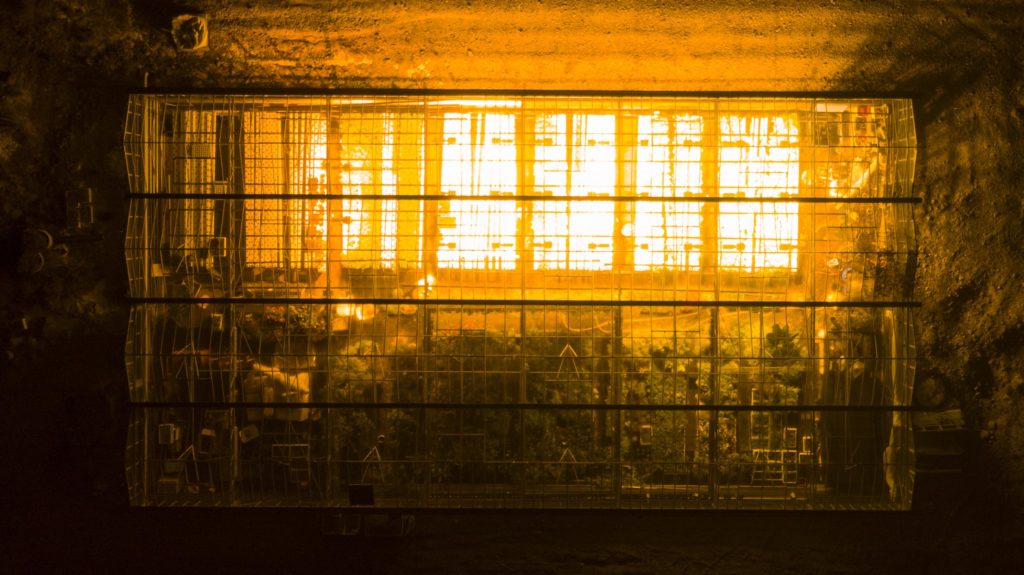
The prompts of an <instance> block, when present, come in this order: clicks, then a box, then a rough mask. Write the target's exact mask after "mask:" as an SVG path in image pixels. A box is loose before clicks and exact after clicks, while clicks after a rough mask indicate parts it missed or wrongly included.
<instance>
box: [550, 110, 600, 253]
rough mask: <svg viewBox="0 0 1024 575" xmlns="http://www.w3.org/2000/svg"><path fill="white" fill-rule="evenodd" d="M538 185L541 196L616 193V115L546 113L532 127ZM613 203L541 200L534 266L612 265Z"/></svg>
mask: <svg viewBox="0 0 1024 575" xmlns="http://www.w3.org/2000/svg"><path fill="white" fill-rule="evenodd" d="M534 133H535V139H536V147H535V150H534V159H535V162H536V163H535V168H534V178H535V188H536V190H537V192H538V193H539V194H541V195H546V196H552V197H559V196H563V197H564V196H569V197H576V198H580V197H586V198H601V197H608V198H610V197H613V196H614V194H615V186H616V171H617V170H616V164H615V156H616V148H615V116H614V115H609V114H574V115H569V114H543V115H540V116H538V117H537V120H536V123H535V125H534ZM614 224H615V204H614V202H611V201H607V202H605V201H599V200H588V201H582V202H564V201H562V202H559V201H544V202H537V203H536V205H535V206H534V213H533V221H532V226H533V232H534V267H535V268H536V269H569V270H601V269H611V266H612V253H613V243H612V242H613V231H614V230H613V227H614Z"/></svg>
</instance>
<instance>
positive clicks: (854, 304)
mask: <svg viewBox="0 0 1024 575" xmlns="http://www.w3.org/2000/svg"><path fill="white" fill-rule="evenodd" d="M128 301H129V303H135V304H147V303H153V304H270V305H287V304H316V305H319V304H375V305H417V306H423V307H429V306H510V307H524V306H529V307H553V306H557V307H715V308H723V307H724V308H733V307H741V308H757V307H768V308H780V307H793V308H814V307H823V308H825V307H831V308H836V307H838V308H872V309H876V308H919V307H921V302H919V301H841V302H840V301H833V302H822V301H768V300H757V301H701V300H573V299H546V300H545V299H493V298H490V299H455V298H444V299H441V298H438V299H402V298H288V297H268V298H258V297H234V298H231V297H210V298H206V297H204V298H188V297H129V298H128Z"/></svg>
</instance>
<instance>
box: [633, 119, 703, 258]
mask: <svg viewBox="0 0 1024 575" xmlns="http://www.w3.org/2000/svg"><path fill="white" fill-rule="evenodd" d="M703 124H704V122H703V119H702V118H700V117H699V116H690V115H685V116H678V115H673V116H661V115H657V114H656V115H644V116H640V117H639V118H638V119H637V164H636V194H637V196H639V197H641V198H679V197H685V196H699V195H701V194H702V193H703V190H702V188H701V186H702V185H703V176H702V172H701V163H700V162H701V146H700V143H701V142H700V141H701V134H702V132H703ZM701 206H702V204H701V203H700V202H662V201H650V202H645V201H638V202H637V203H636V213H635V216H634V220H633V222H634V223H633V228H634V238H633V239H634V246H635V247H634V252H633V261H634V266H635V269H637V270H650V269H690V270H695V269H698V268H699V266H700V249H701V245H702V242H701V239H700V212H701Z"/></svg>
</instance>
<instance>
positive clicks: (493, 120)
mask: <svg viewBox="0 0 1024 575" xmlns="http://www.w3.org/2000/svg"><path fill="white" fill-rule="evenodd" d="M126 126H127V127H126V131H125V133H126V144H125V150H126V152H125V153H126V160H127V162H128V165H129V175H130V179H131V181H132V182H133V185H132V191H133V196H132V206H131V210H130V214H131V215H130V219H129V226H128V230H129V231H128V237H127V239H126V258H127V261H128V265H129V275H130V285H131V289H132V295H133V297H134V298H136V299H135V301H136V309H135V312H134V313H133V316H132V317H133V320H132V323H131V326H130V329H131V334H130V336H129V342H130V345H129V349H128V354H127V355H128V361H129V367H130V371H132V372H133V374H136V375H134V376H133V379H132V380H133V382H137V383H133V387H132V390H131V391H132V400H133V402H134V403H135V405H136V406H137V407H136V408H137V409H139V410H143V411H142V413H144V414H145V417H144V421H145V425H146V426H148V428H149V429H151V430H152V432H151V433H150V434H149V435H148V436H147V437H149V440H148V444H147V446H146V449H145V450H143V451H144V453H140V450H138V449H135V450H133V451H132V453H131V458H132V460H133V464H135V465H142V466H144V467H146V468H147V469H152V471H151V472H150V473H148V474H147V475H146V477H148V480H147V481H148V483H146V484H145V485H144V486H142V487H140V488H139V489H138V490H137V491H136V493H138V496H137V497H134V498H133V501H135V502H136V503H138V504H178V503H182V504H189V502H191V503H194V504H216V505H222V504H229V505H274V504H278V505H344V504H345V497H346V494H347V493H348V487H349V486H350V485H354V484H362V483H370V484H373V485H374V487H375V488H376V489H377V490H378V495H379V498H381V500H382V501H386V502H388V503H389V504H392V505H399V506H402V505H406V506H427V507H430V506H444V507H450V506H455V507H462V506H479V507H547V506H555V507H559V506H562V507H564V506H569V507H577V506H578V507H645V506H651V507H680V508H686V507H708V506H714V507H784V508H807V507H816V506H825V507H828V506H832V505H840V506H842V505H854V506H868V507H870V506H877V507H881V508H889V507H896V508H905V507H907V506H908V505H909V501H910V499H909V498H910V490H911V486H912V481H911V478H912V471H913V466H912V449H911V447H910V445H909V439H908V437H909V435H908V429H909V425H907V424H906V423H905V422H904V421H903V412H902V409H903V408H905V407H906V406H907V405H909V403H910V389H911V387H912V383H913V343H912V341H913V329H912V314H911V313H910V311H909V308H911V307H913V305H914V302H912V301H910V299H909V296H910V293H911V291H910V290H911V288H912V284H911V282H912V265H913V258H914V253H915V251H916V244H915V238H914V235H913V231H914V230H913V219H912V217H913V203H914V198H913V197H912V195H911V190H912V179H913V169H914V157H915V154H916V149H915V146H916V141H915V138H914V130H913V115H912V108H911V106H910V103H909V102H907V101H903V100H893V99H861V100H849V99H846V100H826V99H799V98H766V99H751V98H745V99H728V98H681V97H680V98H661V97H659V98H655V97H645V96H637V95H608V96H587V97H582V96H576V97H574V96H554V95H549V96H541V95H530V96H522V95H520V96H514V97H505V96H498V95H494V96H486V97H485V96H480V95H468V96H466V97H461V98H457V97H452V96H449V95H440V94H438V95H412V94H409V95H405V94H397V93H396V94H390V95H366V96H345V97H340V96H322V97H321V96H316V97H314V96H306V97H291V96H289V97H286V96H211V95H171V94H167V95H145V96H133V97H132V99H131V102H130V109H129V116H128V120H127V123H126ZM161 430H162V431H161ZM160 433H164V435H165V436H166V437H170V436H174V437H176V438H177V440H176V441H172V442H171V443H161V441H163V440H162V439H160V437H161V435H160ZM167 434H170V435H167ZM166 437H164V439H166ZM153 438H157V439H156V441H154V440H153ZM214 438H216V439H214ZM207 447H208V448H207ZM189 450H191V452H189ZM183 456H184V459H182V457H183ZM189 458H191V459H189ZM169 460H173V461H179V462H180V461H192V462H193V463H195V464H194V465H192V464H189V463H172V464H171V468H173V469H178V470H180V471H181V473H179V474H178V475H174V474H173V473H172V474H171V476H172V477H173V478H176V479H174V481H170V480H168V481H165V482H164V483H163V484H162V483H160V482H161V481H162V480H163V479H164V475H165V474H163V471H162V469H163V467H162V466H164V465H165V463H166V462H167V461H169ZM213 461H216V462H217V463H216V464H213V463H211V462H213ZM199 462H205V463H204V465H199ZM189 465H192V470H191V471H189V470H188V469H189ZM203 470H205V475H203V474H201V473H200V471H203ZM137 476H138V474H135V476H133V477H135V479H133V481H139V480H138V478H137ZM201 476H202V477H205V478H206V479H202V478H201Z"/></svg>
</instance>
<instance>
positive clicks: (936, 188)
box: [0, 0, 1024, 573]
mask: <svg viewBox="0 0 1024 575" xmlns="http://www.w3.org/2000/svg"><path fill="white" fill-rule="evenodd" d="M182 13H202V14H206V15H207V16H208V17H209V24H210V41H209V47H208V48H205V49H203V50H200V51H197V52H186V51H183V50H179V49H177V48H176V47H175V45H174V43H173V41H172V37H171V34H170V26H171V19H172V18H173V17H174V16H176V15H178V14H182ZM0 22H3V23H4V31H5V33H4V34H0V85H2V88H0V254H2V255H0V278H2V280H0V348H2V352H0V421H3V425H4V428H5V429H4V431H5V433H4V435H3V437H4V438H5V439H4V441H3V442H2V443H0V445H2V447H0V450H2V451H0V461H2V464H0V469H2V470H3V471H2V473H3V481H2V484H3V485H5V486H7V487H5V498H4V503H3V506H4V508H7V509H9V510H11V514H10V515H9V517H13V518H15V519H16V521H14V522H8V524H9V525H13V524H16V525H18V528H17V529H14V530H9V531H8V533H12V534H13V537H5V538H4V540H3V543H2V544H0V572H8V571H9V572H45V571H49V570H56V569H57V568H59V567H63V568H65V569H66V568H67V567H68V566H69V565H72V566H76V567H77V568H75V569H72V571H77V572H91V571H97V572H120V571H128V570H136V571H147V572H149V571H153V570H157V571H162V570H167V571H171V570H174V571H175V572H178V573H180V572H182V570H183V569H192V570H195V571H200V572H202V571H208V570H210V571H212V570H213V569H214V568H218V569H220V570H222V571H223V570H227V571H243V570H246V571H262V570H270V569H274V570H278V571H284V572H290V571H298V570H306V569H308V568H309V567H312V566H313V565H316V564H321V563H322V562H323V561H328V562H330V563H328V564H330V565H334V566H335V567H337V568H342V569H343V571H344V572H348V569H344V567H350V566H354V565H360V566H365V567H366V568H367V571H368V572H381V573H405V572H427V573H498V572H510V573H563V572H565V573H704V572H707V573H711V572H735V573H747V572H755V571H757V572H794V573H803V572H820V573H859V572H868V571H874V572H895V571H901V572H911V573H913V572H929V573H940V572H941V573H945V572H964V573H974V572H984V571H989V572H1007V571H1010V570H1011V569H1012V568H1013V567H1020V566H1022V565H1024V554H1022V551H1021V547H1022V546H1024V545H1022V544H1024V521H1022V519H1021V511H1022V509H1024V503H1022V502H1024V420H1022V417H1024V416H1022V413H1024V409H1022V407H1024V405H1022V404H1024V290H1022V289H1021V285H1022V283H1024V277H1022V274H1024V265H1022V261H1021V260H1022V258H1024V255H1022V253H1024V252H1022V250H1021V242H1022V239H1024V230H1022V229H1021V228H1022V226H1024V205H1022V203H1021V197H1022V194H1024V189H1022V188H1024V184H1022V182H1024V160H1022V158H1024V149H1022V148H1024V129H1022V128H1024V10H1021V6H1020V3H1019V2H1018V1H1015V0H991V1H989V0H970V1H962V0H961V1H951V0H939V1H935V2H932V1H924V0H907V1H900V0H894V1H884V2H883V1H877V2H858V3H848V2H839V1H835V0H828V1H826V0H821V1H805V0H777V1H774V2H770V3H769V2H753V1H748V0H725V1H720V2H711V1H682V0H667V1H663V2H640V1H626V2H604V1H599V2H593V1H587V2H585V1H583V0H561V1H545V0H523V1H507V2H499V1H485V2H469V1H460V2H454V1H433V2H431V1H427V0H422V1H417V0H411V1H401V0H398V1H394V2H390V1H388V2H384V1H373V0H362V1H355V2H328V1H325V0H324V1H320V0H304V1H300V0H294V1H290V2H279V1H274V0H232V1H223V2H221V1H214V0H173V1H165V2H147V1H142V0H138V1H135V2H130V1H128V0H50V1H45V0H39V1H31V0H26V1H23V2H21V3H4V5H3V7H0ZM147 84H148V85H149V86H151V87H159V88H187V89H195V88H229V89H230V88H246V89H252V88H264V87H265V88H274V89H281V88H306V89H317V88H322V89H326V88H442V89H475V88H494V89H523V88H531V89H534V88H535V89H559V90H565V89H608V90H685V91H715V92H744V91H781V92H794V91H796V92H820V91H827V92H852V93H863V94H893V93H896V94H901V95H908V96H911V97H913V98H914V99H915V111H916V115H917V124H918V139H919V144H920V153H919V156H918V165H917V179H916V189H917V193H918V194H919V195H920V196H921V197H922V198H923V200H924V201H923V205H922V206H921V209H920V211H919V217H918V219H917V226H918V233H919V257H918V262H917V277H916V280H917V281H916V297H917V299H919V300H920V301H921V302H922V308H921V309H920V311H919V314H918V331H919V334H918V342H917V343H918V346H917V350H918V354H919V371H920V373H921V378H929V379H930V380H931V381H933V382H935V383H936V384H937V385H939V386H941V388H942V389H943V390H944V392H945V396H946V399H945V401H946V402H947V404H948V405H958V406H960V407H962V409H963V412H964V415H965V418H966V421H967V427H968V431H967V434H966V436H967V437H966V441H965V449H966V455H965V458H964V472H963V474H962V475H960V476H954V477H939V478H937V477H931V478H925V477H921V478H920V480H919V484H918V492H917V501H918V502H919V503H918V505H917V507H918V511H915V512H912V513H909V514H898V515H891V514H882V515H870V516H866V515H863V514H854V515H852V516H851V515H837V514H804V515H797V516H793V515H778V514H767V515H750V514H728V515H725V516H723V515H720V514H719V515H715V514H704V513H697V514H687V515H679V514H675V515H650V516H637V515H628V514H627V515H623V514H611V515H559V514H545V515H511V516H494V515H470V516H449V515H441V516H423V517H420V518H418V519H419V521H418V523H417V530H416V532H415V533H416V534H415V535H414V536H412V537H407V538H403V539H400V540H388V539H385V540H362V539H358V540H352V539H342V540H334V539H325V538H323V537H321V535H320V526H319V523H318V522H319V519H318V518H317V517H316V516H310V515H309V514H300V513H289V512H280V513H269V514H267V513H265V514H253V513H251V512H235V511H231V512H216V513H213V512H206V511H186V512H182V511H163V512H161V511H141V510H129V509H127V507H126V501H125V500H126V494H125V486H124V480H123V473H122V467H121V466H122V462H121V458H122V455H121V453H122V449H123V433H124V418H125V401H126V398H125V396H126V384H125V375H124V373H125V372H124V366H123V354H122V349H123V346H124V337H125V331H126V325H127V299H126V292H127V286H126V280H125V271H124V268H125V266H124V259H123V258H124V256H123V230H124V222H125V211H126V210H125V207H126V199H125V195H126V192H127V182H126V178H125V173H124V159H123V154H122V150H121V138H122V130H123V126H124V112H125V103H126V95H127V94H128V93H130V92H131V91H132V90H137V89H140V88H142V87H143V86H144V85H147ZM86 189H91V190H93V194H94V202H95V215H96V222H97V223H96V226H95V228H94V229H93V231H92V232H90V233H87V234H76V233H68V232H67V231H66V227H67V225H68V219H67V216H66V208H65V207H66V198H67V196H68V195H69V194H70V195H75V194H82V193H83V191H84V190H86ZM38 229H43V230H46V231H48V232H50V233H51V234H52V235H54V236H55V238H56V239H55V243H56V244H64V245H66V246H67V253H66V254H65V253H64V252H63V251H62V250H61V249H49V250H47V249H45V241H44V240H43V239H42V238H43V237H44V236H42V235H41V234H40V233H39V232H37V231H35V230H38Z"/></svg>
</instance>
